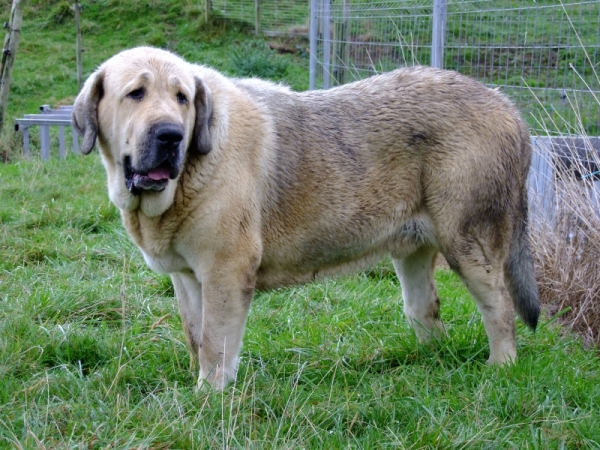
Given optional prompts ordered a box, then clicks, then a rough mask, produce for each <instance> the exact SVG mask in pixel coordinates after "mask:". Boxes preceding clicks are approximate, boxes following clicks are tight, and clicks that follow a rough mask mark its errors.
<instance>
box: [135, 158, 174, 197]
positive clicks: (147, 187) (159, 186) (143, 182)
mask: <svg viewBox="0 0 600 450" xmlns="http://www.w3.org/2000/svg"><path fill="white" fill-rule="evenodd" d="M124 167H125V185H126V187H127V190H128V191H129V192H131V193H132V194H133V195H139V194H141V193H142V191H158V192H160V191H163V190H164V189H165V188H166V187H167V183H168V182H169V180H170V179H174V178H175V177H177V170H175V168H174V167H173V166H172V164H171V163H170V162H169V161H168V160H165V161H163V162H162V163H160V164H159V165H158V166H156V167H154V168H152V169H150V170H148V171H143V172H140V171H136V170H135V169H134V168H133V167H132V165H131V158H130V157H129V156H126V157H125V160H124Z"/></svg>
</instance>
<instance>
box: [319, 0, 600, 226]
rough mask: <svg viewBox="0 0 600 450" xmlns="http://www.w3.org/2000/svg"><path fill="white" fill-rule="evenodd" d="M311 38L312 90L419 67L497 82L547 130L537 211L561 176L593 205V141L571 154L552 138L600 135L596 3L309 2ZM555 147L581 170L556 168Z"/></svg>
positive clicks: (551, 207) (541, 143)
mask: <svg viewBox="0 0 600 450" xmlns="http://www.w3.org/2000/svg"><path fill="white" fill-rule="evenodd" d="M310 40H311V56H312V60H311V80H310V86H311V88H329V87H332V86H336V85H339V84H344V83H347V82H350V81H353V80H356V79H362V78H366V77H368V76H370V75H373V74H375V73H379V72H385V71H388V70H392V69H395V68H397V67H401V66H412V65H419V64H426V65H428V64H432V65H436V66H438V67H443V68H446V69H452V70H456V71H458V72H461V73H463V74H466V75H469V76H472V77H474V78H477V79H479V80H480V81H482V82H483V83H485V84H487V85H489V86H491V87H500V88H501V89H502V91H503V92H504V93H506V94H507V95H508V96H509V97H511V98H512V100H513V101H514V102H515V103H516V104H517V106H518V108H519V109H520V110H521V111H522V113H523V116H524V117H525V118H526V119H527V121H528V122H529V124H530V126H531V129H532V131H533V133H534V134H536V135H539V136H544V138H543V139H541V138H535V140H534V143H535V145H534V148H535V157H534V161H533V165H532V175H531V177H530V182H531V184H530V192H531V194H532V198H535V205H533V209H534V210H535V211H536V214H538V216H539V217H543V216H547V215H550V216H552V215H555V213H556V211H557V210H558V208H557V204H558V203H560V196H558V195H557V194H556V192H557V191H556V186H557V183H556V180H557V177H562V178H564V176H568V177H571V178H573V177H575V178H578V179H579V181H580V182H582V183H584V184H585V185H586V186H587V187H588V191H589V192H590V196H591V198H592V200H593V201H592V202H591V203H592V204H593V205H594V207H595V209H596V210H597V209H598V203H599V202H598V198H599V193H600V182H598V181H596V182H594V181H593V180H594V179H598V178H600V177H599V176H598V175H599V174H598V173H594V171H591V168H593V167H598V160H599V157H598V155H599V151H600V143H599V142H598V141H597V140H590V139H586V140H583V141H582V140H580V141H578V145H577V146H576V147H577V149H576V150H575V147H574V146H569V145H566V146H565V145H562V146H561V145H558V144H556V145H555V141H556V142H560V141H557V139H559V138H557V137H559V136H572V135H584V136H597V135H598V134H600V77H599V76H598V72H599V71H600V0H587V1H565V0H563V1H562V2H556V1H549V0H546V1H539V0H538V1H534V0H397V1H376V0H311V28H310ZM437 40H439V41H440V42H436V41H437ZM438 46H439V47H438ZM436 53H439V54H436ZM562 144H564V142H563V143H562ZM561 149H562V150H565V149H566V150H567V151H569V152H571V155H570V157H572V158H573V159H574V160H577V161H578V164H580V162H581V161H584V163H583V167H584V172H585V170H587V172H586V173H583V172H582V173H576V171H574V170H571V169H569V170H566V171H565V170H562V171H560V173H559V171H557V168H556V161H557V158H559V157H560V154H559V153H560V151H562V150H561ZM585 161H588V162H589V161H591V162H593V164H592V165H590V164H587V163H585ZM586 164H587V165H586ZM594 164H595V165H594ZM592 166H593V167H592ZM586 167H587V169H585V168H586ZM588 169H590V170H588Z"/></svg>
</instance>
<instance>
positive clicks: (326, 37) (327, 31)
mask: <svg viewBox="0 0 600 450" xmlns="http://www.w3.org/2000/svg"><path fill="white" fill-rule="evenodd" d="M330 77H331V0H323V89H329V79H330Z"/></svg>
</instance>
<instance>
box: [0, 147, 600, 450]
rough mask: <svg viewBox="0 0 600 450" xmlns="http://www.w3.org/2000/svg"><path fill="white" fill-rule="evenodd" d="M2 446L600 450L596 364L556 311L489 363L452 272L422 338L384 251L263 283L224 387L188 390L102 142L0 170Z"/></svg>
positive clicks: (165, 299) (161, 288) (441, 279)
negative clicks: (344, 272)
mask: <svg viewBox="0 0 600 450" xmlns="http://www.w3.org/2000/svg"><path fill="white" fill-rule="evenodd" d="M0 195H1V198H2V208H1V210H0V236H1V239H2V246H1V249H0V380H1V382H0V448H13V447H16V448H34V447H38V448H82V447H88V448H133V447H135V448H138V447H141V448H224V447H228V448H519V449H521V448H532V449H533V448H552V449H553V448H600V428H599V427H598V423H600V385H599V384H598V383H597V380H598V377H599V375H600V374H599V373H598V372H599V369H600V364H599V363H600V361H599V360H598V356H597V354H596V352H594V351H593V350H590V349H587V348H584V347H583V346H582V344H581V343H580V341H579V340H578V339H577V338H576V337H574V336H571V335H568V334H565V333H564V332H563V331H562V330H561V329H560V328H558V327H557V326H555V325H554V324H550V325H542V326H541V327H540V329H539V331H538V332H537V333H535V334H533V333H531V332H530V331H529V330H527V329H525V328H524V327H523V326H522V325H521V324H519V327H518V338H517V339H518V349H519V355H520V358H519V361H518V362H517V363H516V364H515V365H513V366H510V367H506V368H497V367H488V366H487V365H486V364H485V361H486V359H487V354H488V348H487V338H486V336H485V332H484V330H483V327H482V324H481V320H480V317H479V314H478V313H477V312H476V310H475V307H474V303H473V301H472V300H471V298H470V297H469V295H468V294H467V292H466V290H465V288H464V287H463V285H462V284H461V283H460V282H459V281H458V279H457V278H456V277H455V276H454V275H453V274H452V273H451V272H448V271H443V270H441V271H438V273H437V281H438V284H439V286H440V297H441V299H442V305H443V306H442V318H443V320H444V321H445V323H446V325H447V329H448V334H449V339H448V340H446V341H443V342H435V343H431V344H427V345H423V344H418V343H417V342H416V339H415V337H414V335H413V333H412V331H411V330H410V328H409V327H408V325H407V323H406V320H405V319H404V317H403V314H402V312H401V310H402V300H401V296H400V289H399V285H398V282H397V280H396V278H395V276H394V274H393V270H392V268H391V265H390V263H389V262H383V263H382V264H380V265H379V266H377V267H376V268H375V269H373V270H371V271H369V272H366V273H362V274H358V275H356V276H353V277H348V278H343V279H339V280H329V281H325V282H322V283H314V284H309V285H306V286H301V287H296V288H292V289H282V290H277V291H274V292H261V293H258V295H257V296H256V298H255V301H254V303H253V307H252V310H251V313H250V318H249V322H248V329H247V333H246V336H245V343H244V347H243V351H242V354H241V366H240V372H239V374H238V379H237V382H236V384H235V385H233V386H230V387H229V388H227V389H226V390H225V392H224V393H216V392H208V391H206V392H205V391H200V392H195V391H194V386H195V373H194V371H192V370H191V369H190V366H189V357H188V352H187V349H186V345H185V338H184V335H183V331H182V328H181V325H180V321H179V318H178V312H177V306H176V301H175V300H174V299H173V289H172V287H171V284H170V280H169V279H168V278H167V277H165V276H162V275H157V274H154V273H153V272H151V271H150V270H149V269H148V268H147V267H146V266H145V264H144V262H143V259H142V257H141V255H140V254H139V252H138V251H137V250H136V248H135V247H134V246H133V245H132V244H131V243H130V242H129V240H128V238H127V236H126V235H125V233H124V231H123V228H122V226H121V224H120V218H119V216H118V213H117V211H116V210H115V208H114V207H113V206H112V205H111V204H110V203H109V202H108V200H107V197H106V192H105V175H104V171H103V168H102V166H101V164H100V161H99V157H98V155H97V154H93V155H92V156H89V157H81V156H80V157H77V156H69V157H68V158H67V159H66V161H58V160H56V159H53V160H51V161H50V162H48V163H41V162H39V161H37V160H32V161H18V162H15V163H13V164H10V165H1V166H0Z"/></svg>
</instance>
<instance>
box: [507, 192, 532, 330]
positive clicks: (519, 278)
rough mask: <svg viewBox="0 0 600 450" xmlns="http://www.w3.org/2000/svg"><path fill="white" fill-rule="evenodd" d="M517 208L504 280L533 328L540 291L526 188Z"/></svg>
mask: <svg viewBox="0 0 600 450" xmlns="http://www.w3.org/2000/svg"><path fill="white" fill-rule="evenodd" d="M520 209H521V212H522V213H523V214H522V216H521V217H520V218H519V219H518V223H517V224H516V226H515V231H514V234H513V239H512V242H511V245H510V254H509V256H508V259H507V261H506V263H505V266H504V273H505V282H506V287H507V289H508V292H509V293H510V296H511V298H512V300H513V303H514V305H515V310H516V311H517V314H518V315H519V317H521V319H522V320H523V321H524V322H525V323H526V324H527V325H528V326H530V327H531V329H533V330H535V328H536V326H537V323H538V318H539V315H540V294H539V291H538V285H537V282H536V280H535V268H534V265H533V257H532V255H531V248H530V243H529V230H528V224H527V217H528V214H527V209H528V208H527V190H526V189H525V190H524V195H523V196H522V199H521V208H520Z"/></svg>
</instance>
